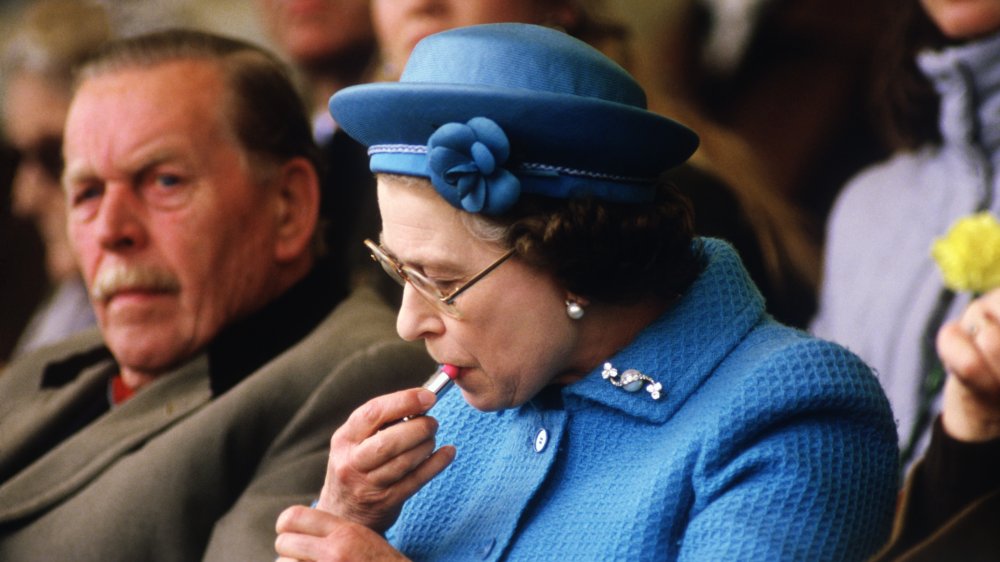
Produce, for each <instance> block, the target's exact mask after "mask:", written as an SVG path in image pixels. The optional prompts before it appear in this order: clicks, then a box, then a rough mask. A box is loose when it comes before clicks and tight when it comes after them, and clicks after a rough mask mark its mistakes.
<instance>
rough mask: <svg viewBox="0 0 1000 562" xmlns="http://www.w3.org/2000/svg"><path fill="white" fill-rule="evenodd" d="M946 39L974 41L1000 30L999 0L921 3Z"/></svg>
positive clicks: (954, 0)
mask: <svg viewBox="0 0 1000 562" xmlns="http://www.w3.org/2000/svg"><path fill="white" fill-rule="evenodd" d="M920 2H921V4H923V6H924V10H926V11H927V15H929V16H930V18H931V20H933V21H934V23H935V24H936V25H937V26H938V29H940V30H941V32H942V33H944V34H945V36H947V37H949V38H951V39H955V40H965V39H975V38H977V37H981V36H984V35H989V34H991V33H993V32H994V31H997V30H1000V0H920Z"/></svg>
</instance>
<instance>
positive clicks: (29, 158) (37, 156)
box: [13, 136, 63, 183]
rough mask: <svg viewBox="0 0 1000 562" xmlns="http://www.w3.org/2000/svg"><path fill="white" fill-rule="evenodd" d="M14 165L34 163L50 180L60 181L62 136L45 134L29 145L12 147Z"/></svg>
mask: <svg viewBox="0 0 1000 562" xmlns="http://www.w3.org/2000/svg"><path fill="white" fill-rule="evenodd" d="M13 152H14V158H15V165H17V166H20V165H24V164H34V165H35V166H38V168H39V169H41V170H42V172H44V173H45V175H46V176H47V177H48V178H49V179H50V180H52V181H54V182H56V183H59V182H60V181H62V172H63V156H62V138H60V137H58V136H46V137H42V138H41V139H40V140H38V141H37V142H35V143H34V144H33V145H31V146H27V147H24V148H18V147H13Z"/></svg>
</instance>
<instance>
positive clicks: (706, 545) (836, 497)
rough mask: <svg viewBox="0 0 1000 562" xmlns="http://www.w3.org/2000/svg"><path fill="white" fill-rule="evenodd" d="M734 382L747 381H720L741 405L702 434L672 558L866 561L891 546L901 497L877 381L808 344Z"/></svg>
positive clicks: (753, 358)
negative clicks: (691, 497) (685, 518)
mask: <svg viewBox="0 0 1000 562" xmlns="http://www.w3.org/2000/svg"><path fill="white" fill-rule="evenodd" d="M732 372H733V373H746V372H750V373H751V375H750V376H746V375H745V374H740V375H738V376H737V375H734V376H720V377H717V379H716V381H715V384H719V385H721V386H726V385H728V386H729V392H732V391H733V388H734V385H735V389H736V394H735V396H736V399H735V400H733V401H732V402H730V403H729V407H728V408H726V409H725V411H724V412H722V413H721V415H720V417H719V423H718V424H716V425H714V426H713V430H712V431H710V432H708V433H707V435H706V438H705V443H704V446H703V450H702V455H701V457H700V458H699V459H698V461H697V465H696V467H695V470H694V473H693V486H694V489H695V490H694V491H695V498H696V499H695V503H694V505H693V508H692V514H691V520H690V521H689V524H688V527H687V529H686V531H685V533H684V536H683V539H682V544H681V545H680V556H679V559H681V560H864V559H866V558H867V557H868V556H870V555H871V554H872V553H874V552H875V551H876V550H877V548H878V547H879V546H881V545H882V544H883V543H884V542H885V540H886V539H887V537H888V534H889V531H890V527H891V523H892V516H893V508H894V503H895V495H896V490H897V486H898V482H897V480H898V476H897V473H898V469H897V461H896V459H897V455H898V451H897V446H896V432H895V426H894V424H893V421H892V416H891V413H890V410H889V407H888V403H887V402H886V400H885V397H884V395H883V393H882V391H881V389H880V388H879V386H878V383H877V381H876V380H875V378H874V376H872V374H871V372H870V371H869V370H868V368H867V367H865V366H864V365H863V364H862V363H861V362H860V360H858V359H857V358H856V357H854V356H853V355H851V354H850V353H848V352H847V351H845V350H843V349H842V348H839V347H837V346H834V345H832V344H829V343H826V342H822V341H818V340H812V339H808V338H802V339H801V340H799V341H798V342H796V343H794V344H793V345H791V346H785V347H783V348H781V349H778V350H773V349H772V350H767V351H766V352H765V353H763V354H760V353H749V354H747V357H746V358H745V359H743V360H741V362H740V364H739V365H736V366H734V367H733V369H732ZM720 374H721V373H720ZM721 386H720V388H721ZM727 394H729V393H728V392H727ZM729 396H730V397H732V396H733V395H732V394H729Z"/></svg>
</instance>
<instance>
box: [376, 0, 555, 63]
mask: <svg viewBox="0 0 1000 562" xmlns="http://www.w3.org/2000/svg"><path fill="white" fill-rule="evenodd" d="M371 5H372V21H373V23H374V24H375V35H376V37H377V38H378V44H379V49H380V50H381V53H382V59H383V63H384V64H385V65H386V66H387V73H388V74H390V75H391V76H390V77H391V78H393V79H396V78H398V77H399V73H401V72H402V71H403V66H404V65H406V60H407V59H408V58H409V57H410V51H412V50H413V46H414V45H416V44H417V42H418V41H420V40H421V39H423V38H424V37H427V36H428V35H431V34H432V33H437V32H439V31H444V30H446V29H452V28H456V27H463V26H467V25H477V24H484V23H502V22H520V23H535V24H542V25H563V26H564V27H565V26H567V24H568V18H570V17H571V14H572V8H571V7H569V6H568V3H566V2H562V1H560V0H372V3H371Z"/></svg>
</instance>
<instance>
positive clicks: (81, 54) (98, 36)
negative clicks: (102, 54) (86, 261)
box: [2, 0, 111, 282]
mask: <svg viewBox="0 0 1000 562" xmlns="http://www.w3.org/2000/svg"><path fill="white" fill-rule="evenodd" d="M21 22H22V23H21V24H20V25H18V26H17V28H16V32H15V33H14V35H13V36H12V37H11V39H10V42H9V43H8V44H7V48H6V51H5V52H4V59H3V67H2V68H3V75H4V89H5V91H4V96H3V98H4V103H3V118H4V130H5V132H6V135H7V138H8V142H9V143H10V145H11V146H12V147H13V148H14V149H15V151H16V153H17V156H18V161H17V168H16V172H15V175H14V183H13V186H12V191H11V198H12V210H13V212H14V213H15V214H17V215H19V216H21V217H24V218H27V219H30V220H31V221H32V222H33V223H34V224H35V226H36V228H37V229H38V232H39V234H40V235H41V237H42V240H43V241H44V242H45V251H46V269H47V273H48V276H49V278H50V279H51V280H53V281H56V282H58V281H61V280H63V279H66V278H67V277H70V276H71V275H73V274H74V273H75V272H76V270H77V268H76V264H75V263H74V260H73V254H72V251H71V249H70V247H69V242H68V240H67V238H66V206H65V199H64V197H63V195H62V189H61V187H60V183H59V181H60V176H61V175H62V138H63V125H64V123H65V121H66V111H67V110H68V108H69V103H70V97H71V95H72V82H73V78H72V77H73V68H74V67H75V66H76V65H77V64H78V63H79V62H80V61H81V60H83V59H84V58H86V57H87V56H89V55H90V54H92V53H93V52H94V51H95V50H96V49H97V48H98V47H99V46H100V45H101V44H103V43H104V42H105V41H107V40H108V39H109V38H110V36H111V30H110V26H109V23H108V17H107V14H106V13H105V11H104V10H103V9H102V8H101V7H100V6H97V5H96V4H94V3H91V2H86V1H83V0H42V1H39V2H35V3H33V4H31V5H29V7H28V8H27V9H26V10H25V12H24V14H23V16H22V18H21Z"/></svg>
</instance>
